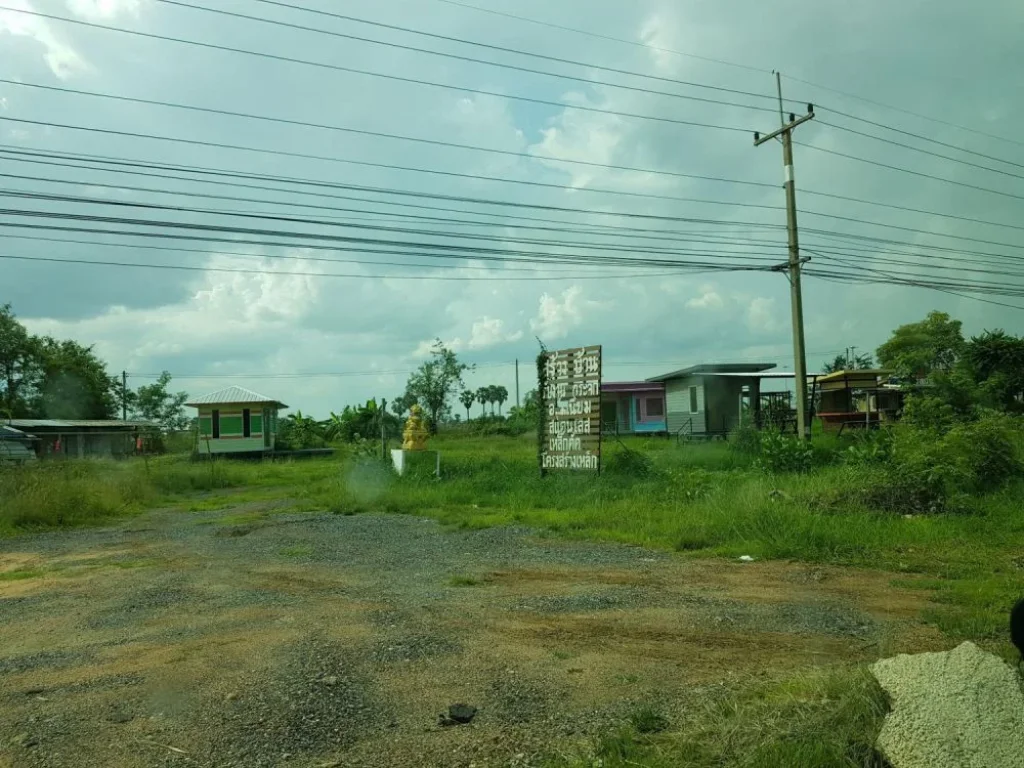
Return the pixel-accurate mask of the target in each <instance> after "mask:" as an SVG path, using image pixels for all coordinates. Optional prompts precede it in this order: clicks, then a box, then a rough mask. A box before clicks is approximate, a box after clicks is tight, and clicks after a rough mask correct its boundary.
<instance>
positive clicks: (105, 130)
mask: <svg viewBox="0 0 1024 768" xmlns="http://www.w3.org/2000/svg"><path fill="white" fill-rule="evenodd" d="M0 83H8V84H12V85H23V86H27V87H30V88H44V89H46V90H53V91H64V92H67V93H75V94H79V95H83V96H95V97H98V98H104V99H113V100H115V101H127V102H134V103H139V104H148V105H154V106H161V107H169V108H173V109H182V110H188V111H197V112H212V113H215V114H221V115H228V116H232V117H241V118H245V119H252V120H266V121H269V122H275V123H287V124H304V125H308V126H309V127H314V128H323V129H326V130H340V131H345V132H348V131H349V130H350V129H348V128H339V127H337V126H326V125H317V124H315V123H300V122H299V121H295V120H288V119H286V118H277V117H270V116H266V115H251V114H247V113H243V112H229V111H227V110H220V109H213V108H208V107H197V106H194V105H190V104H175V103H173V102H160V101H153V100H150V99H136V98H133V97H130V96H118V95H114V94H106V93H95V92H91V91H80V90H76V89H72V88H59V87H57V86H46V85H39V84H37V83H18V82H16V81H13V80H4V79H3V78H0ZM0 120H6V121H9V122H15V123H24V124H28V125H46V126H49V127H56V128H66V129H69V130H79V131H89V132H92V133H103V134H109V135H119V136H131V137H134V138H145V139H153V140H158V141H173V142H180V143H184V144H192V145H196V146H207V147H218V148H221V149H225V148H230V149H242V150H244V151H251V152H269V153H271V154H276V155H282V156H291V157H302V158H305V159H314V160H326V161H330V162H338V163H349V164H353V165H363V166H373V167H384V168H388V167H390V168H393V169H396V170H409V171H417V172H420V173H431V174H438V175H441V176H451V177H457V178H468V179H476V180H478V181H493V182H496V183H504V184H522V185H526V186H531V187H545V188H549V189H560V190H568V189H572V190H574V191H578V192H591V193H597V194H612V195H621V196H625V197H637V198H645V199H654V200H659V199H664V200H673V201H676V202H691V203H709V204H712V202H711V201H707V200H704V199H702V198H685V197H675V196H671V195H656V194H654V193H649V192H630V191H627V190H609V189H602V188H600V187H567V186H565V185H563V184H551V183H547V182H540V181H528V180H524V179H509V178H499V177H494V176H481V175H475V174H464V173H455V172H452V171H440V170H427V169H415V168H403V167H400V166H385V165H383V164H380V163H371V162H368V161H350V160H347V159H342V158H332V157H324V156H316V155H310V154H308V153H303V152H290V151H284V150H262V149H253V148H249V147H237V146H233V145H229V144H224V143H221V142H206V141H199V140H195V139H180V138H176V137H171V138H168V137H162V136H158V135H155V134H144V133H138V132H133V131H118V130H113V129H109V128H93V127H86V126H76V125H70V124H66V123H53V122H45V121H40V120H28V119H25V118H15V117H9V116H7V115H0ZM359 133H365V132H364V131H359ZM411 140H412V141H418V140H417V139H411ZM427 143H431V144H433V143H436V142H427ZM666 174H667V175H676V174H668V172H666ZM678 175H680V176H682V177H683V178H700V179H701V180H704V181H723V182H728V183H734V184H744V185H748V186H757V187H769V188H770V187H772V185H771V184H763V183H761V182H748V181H741V180H733V179H722V178H716V177H697V176H689V175H683V174H678ZM713 204H718V205H735V206H739V207H743V208H764V209H768V210H776V209H777V208H776V207H775V206H769V205H757V204H754V203H740V202H732V201H719V202H717V203H713Z"/></svg>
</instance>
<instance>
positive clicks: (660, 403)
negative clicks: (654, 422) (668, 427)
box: [647, 397, 665, 418]
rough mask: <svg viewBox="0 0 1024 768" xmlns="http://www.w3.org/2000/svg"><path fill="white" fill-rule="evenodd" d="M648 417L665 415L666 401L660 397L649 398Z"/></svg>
mask: <svg viewBox="0 0 1024 768" xmlns="http://www.w3.org/2000/svg"><path fill="white" fill-rule="evenodd" d="M647 415H648V417H655V418H661V417H663V416H664V415H665V401H664V400H662V399H661V398H660V397H649V398H647Z"/></svg>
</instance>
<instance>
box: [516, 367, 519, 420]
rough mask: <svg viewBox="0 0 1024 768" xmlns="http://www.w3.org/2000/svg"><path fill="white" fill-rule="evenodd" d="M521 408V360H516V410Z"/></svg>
mask: <svg viewBox="0 0 1024 768" xmlns="http://www.w3.org/2000/svg"><path fill="white" fill-rule="evenodd" d="M518 407H519V358H518V357H517V358H516V408H518Z"/></svg>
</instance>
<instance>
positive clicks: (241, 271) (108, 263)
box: [0, 254, 755, 282]
mask: <svg viewBox="0 0 1024 768" xmlns="http://www.w3.org/2000/svg"><path fill="white" fill-rule="evenodd" d="M0 259H12V260H18V261H39V262H50V263H56V264H87V265H92V266H104V267H122V268H139V269H163V270H168V269H169V270H179V271H186V272H218V273H220V272H224V273H229V274H244V275H284V276H291V277H341V278H350V279H373V280H441V281H450V282H497V281H510V280H512V281H548V280H573V281H576V280H581V279H582V280H585V279H588V278H586V277H573V276H564V277H563V276H552V275H548V276H545V277H461V276H452V275H394V274H381V275H366V274H358V273H356V274H339V273H335V272H292V271H284V270H276V269H275V270H268V269H234V268H228V267H213V266H203V267H195V266H188V265H184V264H138V263H134V262H124V261H105V260H104V261H100V260H95V259H57V258H52V257H48V256H14V255H11V254H0ZM743 269H746V270H750V271H755V268H753V267H742V268H734V269H733V270H728V269H719V268H717V267H712V268H711V269H709V270H707V271H711V272H716V271H739V270H743ZM678 275H679V272H663V273H660V274H659V273H642V274H636V275H614V276H604V277H605V279H616V280H618V279H622V278H623V277H638V278H639V277H645V278H646V277H676V276H678Z"/></svg>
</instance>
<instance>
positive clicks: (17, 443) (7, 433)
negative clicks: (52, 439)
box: [0, 425, 38, 464]
mask: <svg viewBox="0 0 1024 768" xmlns="http://www.w3.org/2000/svg"><path fill="white" fill-rule="evenodd" d="M37 439H38V438H36V437H34V436H33V435H27V434H25V433H24V432H22V431H21V430H20V429H15V428H14V427H7V426H4V425H0V462H14V463H16V464H21V463H24V462H26V461H34V460H35V458H36V452H35V450H33V447H32V443H33V442H35V441H36V440H37Z"/></svg>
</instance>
